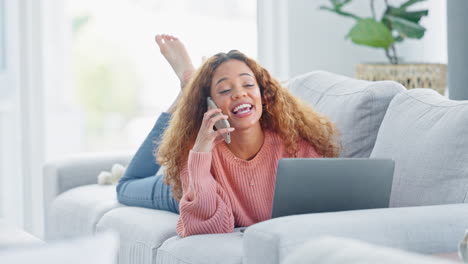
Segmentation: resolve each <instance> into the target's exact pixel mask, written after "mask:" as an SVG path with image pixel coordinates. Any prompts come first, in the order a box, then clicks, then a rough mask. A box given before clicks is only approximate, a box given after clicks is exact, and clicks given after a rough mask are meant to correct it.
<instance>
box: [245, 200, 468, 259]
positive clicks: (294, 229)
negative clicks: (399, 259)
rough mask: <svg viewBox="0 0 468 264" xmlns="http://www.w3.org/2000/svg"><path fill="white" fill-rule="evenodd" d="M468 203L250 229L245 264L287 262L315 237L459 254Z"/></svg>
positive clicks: (279, 221) (317, 217)
mask: <svg viewBox="0 0 468 264" xmlns="http://www.w3.org/2000/svg"><path fill="white" fill-rule="evenodd" d="M466 219H468V204H450V205H436V206H420V207H402V208H383V209H371V210H355V211H344V212H334V213H318V214H305V215H296V216H288V217H281V218H276V219H272V220H268V221H265V222H261V223H258V224H255V225H253V226H251V227H249V228H248V229H247V230H246V231H245V234H244V241H243V249H244V261H243V263H246V264H251V263H273V264H274V263H281V262H282V261H283V260H284V259H285V257H286V256H287V255H288V254H289V253H290V252H291V251H293V250H294V249H295V248H297V247H298V246H300V245H302V244H303V243H304V242H306V241H307V240H309V239H313V238H317V237H319V236H323V235H333V236H341V237H347V238H354V239H358V240H362V241H365V242H369V243H372V244H377V245H381V246H387V247H393V248H400V249H404V250H408V251H414V252H419V253H425V254H431V253H441V252H455V251H457V245H458V242H459V241H461V240H462V238H463V235H464V232H465V229H467V228H468V221H466Z"/></svg>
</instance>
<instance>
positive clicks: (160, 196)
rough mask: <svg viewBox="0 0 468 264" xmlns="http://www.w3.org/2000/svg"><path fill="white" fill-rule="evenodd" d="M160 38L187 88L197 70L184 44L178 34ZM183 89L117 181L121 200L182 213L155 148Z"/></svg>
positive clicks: (126, 202)
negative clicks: (166, 180)
mask: <svg viewBox="0 0 468 264" xmlns="http://www.w3.org/2000/svg"><path fill="white" fill-rule="evenodd" d="M156 42H157V44H158V46H159V48H160V50H161V53H162V54H163V55H164V57H165V58H166V60H167V61H168V62H169V64H170V65H171V67H172V69H173V70H174V72H175V73H176V74H177V77H179V80H180V82H181V87H182V89H183V87H184V86H185V84H186V83H187V81H188V80H189V79H190V76H191V74H192V73H193V72H194V71H195V68H194V67H193V64H192V61H191V60H190V57H189V55H188V53H187V51H186V49H185V47H184V45H183V44H182V42H181V41H179V40H178V39H177V38H175V37H172V36H169V35H157V36H156ZM181 93H182V91H181V92H180V93H179V96H177V99H176V100H175V101H174V103H173V104H172V105H171V106H170V107H169V109H168V110H167V113H162V114H161V115H160V116H159V118H158V120H157V121H156V124H155V125H154V127H153V128H152V129H151V131H150V133H149V134H148V136H147V137H146V139H145V140H144V141H143V143H142V144H141V146H140V148H139V149H138V151H137V152H136V154H135V155H134V156H133V158H132V160H131V161H130V164H129V165H128V167H127V169H126V170H125V174H124V176H123V177H122V179H120V182H119V184H118V185H117V197H118V200H119V202H120V203H122V204H125V205H129V206H139V207H146V208H152V209H159V210H166V211H170V212H174V213H179V205H178V202H177V201H176V200H175V199H174V197H173V196H172V192H171V191H170V186H168V185H166V184H165V183H164V176H163V173H162V170H160V167H161V166H160V165H159V164H158V163H157V162H156V158H155V157H154V155H153V151H154V150H155V149H156V148H157V147H158V144H159V142H160V139H161V136H162V135H163V133H164V131H165V130H166V128H167V126H168V124H169V121H170V118H171V113H172V112H173V111H174V110H175V107H176V105H177V102H178V100H179V98H180V96H181Z"/></svg>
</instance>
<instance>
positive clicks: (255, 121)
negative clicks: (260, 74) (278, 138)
mask: <svg viewBox="0 0 468 264" xmlns="http://www.w3.org/2000/svg"><path fill="white" fill-rule="evenodd" d="M210 94H211V97H212V98H213V100H214V101H215V103H216V105H218V107H219V108H220V109H221V110H222V111H223V114H225V115H228V116H229V119H228V121H229V123H230V124H231V126H232V127H234V128H236V130H245V129H249V128H252V127H255V126H260V122H259V120H260V117H261V116H262V96H261V93H260V87H259V86H258V83H257V80H256V79H255V75H254V73H253V72H252V70H251V69H250V68H249V67H248V66H247V64H245V63H244V62H242V61H239V60H235V59H232V60H228V61H226V62H223V63H222V64H221V65H220V66H219V67H218V68H217V69H216V70H215V72H214V74H213V79H212V81H211V89H210Z"/></svg>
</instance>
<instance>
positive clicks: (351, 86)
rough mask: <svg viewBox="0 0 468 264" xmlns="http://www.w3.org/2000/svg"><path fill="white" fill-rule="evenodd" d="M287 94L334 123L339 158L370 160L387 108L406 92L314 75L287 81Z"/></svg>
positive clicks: (389, 85) (390, 83) (385, 85)
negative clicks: (339, 138) (336, 130)
mask: <svg viewBox="0 0 468 264" xmlns="http://www.w3.org/2000/svg"><path fill="white" fill-rule="evenodd" d="M288 87H289V90H290V91H291V92H292V93H293V94H294V95H296V96H298V97H299V98H301V99H302V100H304V101H306V102H307V103H309V104H310V105H311V106H312V107H314V109H315V110H317V111H319V112H321V113H323V114H325V115H327V116H328V117H330V118H331V120H332V121H334V122H335V123H336V125H337V127H338V129H339V130H340V133H341V136H342V146H343V151H342V153H341V155H340V157H355V158H367V157H369V155H370V153H371V151H372V148H373V147H374V143H375V138H376V136H377V132H378V130H379V127H380V124H381V121H382V119H383V117H384V115H385V111H386V110H387V107H388V104H389V103H390V101H391V100H392V98H393V97H394V96H395V95H396V94H397V93H399V92H402V91H404V90H405V88H404V87H403V86H402V85H400V84H398V83H396V82H393V81H379V82H369V81H362V80H356V79H352V78H349V77H345V76H341V75H337V74H333V73H329V72H324V71H317V72H311V73H307V74H304V75H301V76H298V77H296V78H293V79H291V80H290V81H289V84H288Z"/></svg>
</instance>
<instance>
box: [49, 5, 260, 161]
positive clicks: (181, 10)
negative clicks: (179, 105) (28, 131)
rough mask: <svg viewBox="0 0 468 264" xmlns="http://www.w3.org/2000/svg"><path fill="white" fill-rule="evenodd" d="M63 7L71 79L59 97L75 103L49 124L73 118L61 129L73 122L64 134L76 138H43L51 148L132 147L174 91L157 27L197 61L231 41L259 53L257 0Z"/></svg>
mask: <svg viewBox="0 0 468 264" xmlns="http://www.w3.org/2000/svg"><path fill="white" fill-rule="evenodd" d="M67 8H68V12H67V13H68V14H69V21H70V22H71V24H72V33H71V39H72V40H71V48H72V55H71V66H70V67H71V69H70V70H71V76H72V79H73V81H72V82H71V84H72V85H71V87H70V89H71V92H70V93H68V94H69V97H70V98H68V99H64V101H70V102H71V103H72V104H73V105H75V107H76V109H77V110H76V111H75V112H76V113H75V114H73V115H70V116H66V115H64V114H61V113H56V115H57V116H59V117H57V118H55V120H56V121H55V122H52V125H53V124H57V125H58V124H60V123H61V122H59V121H58V120H59V119H60V118H62V119H70V118H74V119H76V122H72V123H74V124H76V127H75V128H73V129H71V128H62V129H69V130H72V131H71V132H70V133H71V134H73V135H70V133H67V134H69V135H70V137H71V138H73V140H74V142H80V144H76V145H75V146H73V143H71V142H70V146H64V145H63V144H60V145H55V146H52V145H53V144H54V141H53V140H49V143H48V145H50V146H49V148H50V149H54V150H55V152H56V153H61V154H64V153H65V152H81V151H84V152H96V151H98V152H100V151H106V152H107V151H130V152H131V151H134V150H135V149H136V148H137V147H138V146H139V144H140V143H141V142H142V140H143V139H144V137H145V136H146V134H147V133H148V131H149V129H150V128H151V127H152V126H153V124H154V122H155V120H156V117H157V116H158V115H159V113H160V112H161V111H164V110H165V109H166V108H167V107H168V106H169V105H170V104H171V102H172V101H173V100H174V99H175V97H176V95H177V94H178V91H179V81H178V80H177V77H176V76H175V74H174V73H173V72H172V69H171V68H170V66H169V64H168V63H167V62H166V61H165V59H164V57H163V56H162V55H161V54H160V53H159V48H158V47H157V45H156V43H155V42H154V36H155V34H158V33H169V34H173V35H176V36H178V37H179V38H180V39H181V40H182V41H183V42H184V43H185V46H186V48H187V49H188V51H189V54H190V55H191V57H192V59H193V62H194V64H195V66H198V65H199V64H200V62H201V58H202V56H210V55H213V54H215V53H217V52H220V51H224V52H227V51H229V50H231V49H237V50H240V51H242V52H244V53H246V54H247V55H249V56H250V57H253V58H256V57H257V22H256V1H251V0H238V1H234V0H201V1H191V0H158V1H154V0H81V1H74V0H69V1H68V7H67ZM64 94H67V93H64ZM52 114H53V113H52ZM52 119H54V118H52ZM68 121H70V120H68ZM57 129H61V128H60V127H57ZM52 130H54V129H52ZM55 144H59V143H55ZM65 148H66V150H64V149H65ZM49 152H50V151H49ZM52 152H54V151H52ZM49 156H54V155H53V153H49Z"/></svg>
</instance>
